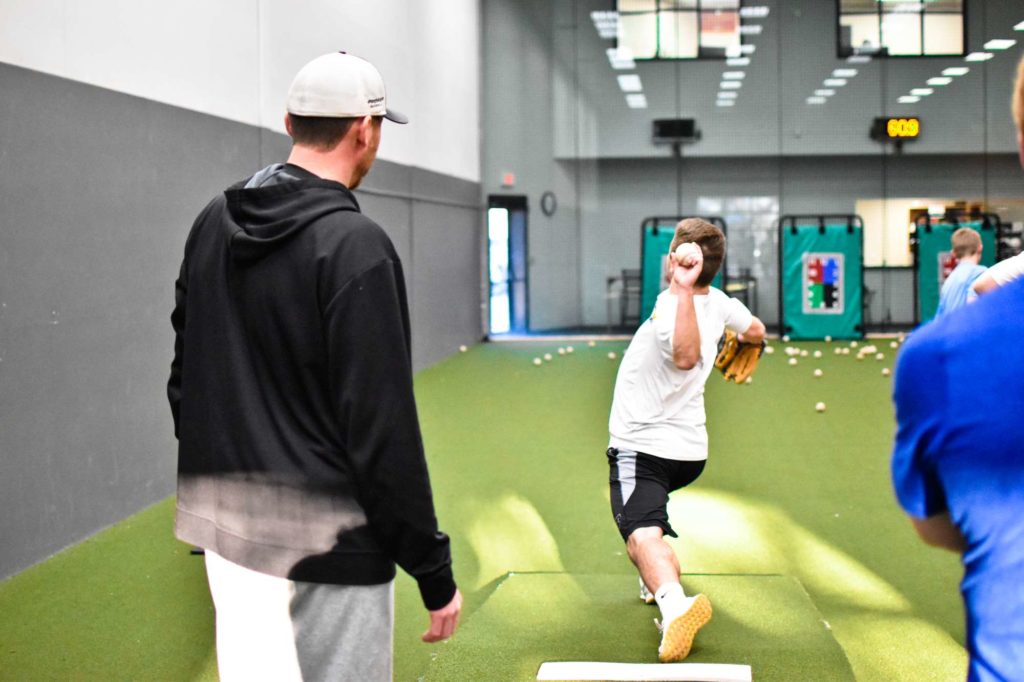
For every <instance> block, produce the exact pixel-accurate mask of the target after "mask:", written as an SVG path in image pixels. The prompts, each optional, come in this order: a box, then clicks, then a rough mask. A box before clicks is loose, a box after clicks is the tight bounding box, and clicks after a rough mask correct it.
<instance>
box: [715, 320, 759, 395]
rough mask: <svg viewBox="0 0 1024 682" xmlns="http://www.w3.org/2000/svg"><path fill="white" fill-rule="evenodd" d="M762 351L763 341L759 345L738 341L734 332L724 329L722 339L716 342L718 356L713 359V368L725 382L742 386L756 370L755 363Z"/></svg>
mask: <svg viewBox="0 0 1024 682" xmlns="http://www.w3.org/2000/svg"><path fill="white" fill-rule="evenodd" d="M763 350H764V341H762V342H761V343H747V342H745V341H740V339H739V336H737V335H736V332H734V331H732V330H731V329H726V330H725V333H724V334H722V338H720V339H719V340H718V356H717V357H715V367H717V368H718V369H719V370H720V371H721V372H722V374H723V375H724V376H725V380H726V381H732V382H735V383H737V384H742V383H743V382H745V381H746V380H747V379H748V378H749V377H750V375H751V374H753V373H754V370H755V369H757V361H758V360H759V359H760V358H761V352H762V351H763Z"/></svg>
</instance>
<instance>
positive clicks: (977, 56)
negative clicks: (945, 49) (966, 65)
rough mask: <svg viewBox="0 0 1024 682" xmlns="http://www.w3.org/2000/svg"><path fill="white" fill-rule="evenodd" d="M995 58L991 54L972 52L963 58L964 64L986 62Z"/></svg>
mask: <svg viewBox="0 0 1024 682" xmlns="http://www.w3.org/2000/svg"><path fill="white" fill-rule="evenodd" d="M992 57H995V55H994V54H992V53H991V52H972V53H970V54H969V55H967V56H966V57H964V61H965V62H987V61H988V60H990V59H992Z"/></svg>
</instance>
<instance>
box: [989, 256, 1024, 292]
mask: <svg viewBox="0 0 1024 682" xmlns="http://www.w3.org/2000/svg"><path fill="white" fill-rule="evenodd" d="M1021 275H1024V253H1018V254H1017V255H1016V256H1011V257H1010V258H1006V259H1005V260H1001V261H999V262H998V263H996V264H995V265H993V266H992V267H990V268H989V269H988V276H989V277H991V278H992V281H993V282H995V283H996V284H998V285H999V286H1003V285H1004V284H1007V283H1009V282H1012V281H1013V280H1015V279H1017V278H1018V277H1020V276H1021Z"/></svg>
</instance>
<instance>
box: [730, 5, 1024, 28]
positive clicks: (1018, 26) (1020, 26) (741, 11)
mask: <svg viewBox="0 0 1024 682" xmlns="http://www.w3.org/2000/svg"><path fill="white" fill-rule="evenodd" d="M740 16H743V10H740ZM1013 30H1014V31H1024V21H1022V22H1020V23H1019V24H1017V25H1016V26H1014V27H1013Z"/></svg>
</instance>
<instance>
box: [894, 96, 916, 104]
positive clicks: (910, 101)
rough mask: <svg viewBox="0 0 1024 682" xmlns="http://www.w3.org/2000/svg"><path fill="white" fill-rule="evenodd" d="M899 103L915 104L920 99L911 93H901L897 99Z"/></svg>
mask: <svg viewBox="0 0 1024 682" xmlns="http://www.w3.org/2000/svg"><path fill="white" fill-rule="evenodd" d="M897 101H898V102H899V103H900V104H917V103H918V102H920V101H921V98H920V97H914V96H913V95H903V96H902V97H900V98H899V100H897Z"/></svg>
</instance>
